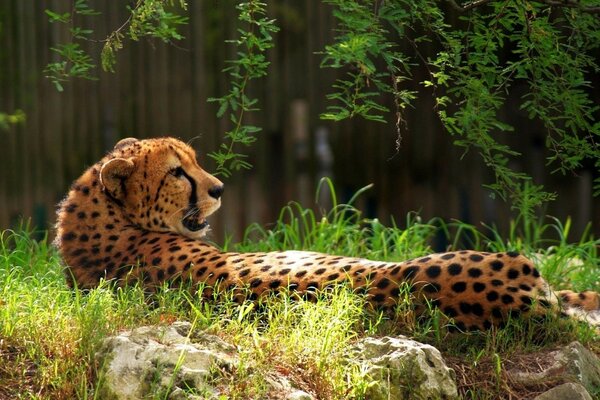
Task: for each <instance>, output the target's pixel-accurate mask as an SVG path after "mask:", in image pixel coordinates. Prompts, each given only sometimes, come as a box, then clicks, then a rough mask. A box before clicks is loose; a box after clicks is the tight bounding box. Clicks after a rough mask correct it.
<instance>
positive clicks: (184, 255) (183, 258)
mask: <svg viewBox="0 0 600 400" xmlns="http://www.w3.org/2000/svg"><path fill="white" fill-rule="evenodd" d="M186 258H188V256H187V254H182V255H180V256H179V257H177V259H178V260H179V261H183V260H185V259H186Z"/></svg>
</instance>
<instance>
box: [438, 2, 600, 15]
mask: <svg viewBox="0 0 600 400" xmlns="http://www.w3.org/2000/svg"><path fill="white" fill-rule="evenodd" d="M446 1H447V2H448V3H450V5H451V6H452V8H454V9H455V10H457V11H460V12H465V11H469V10H472V9H474V8H477V7H481V6H484V5H486V4H488V3H491V2H492V1H493V0H477V1H471V2H468V3H465V4H459V3H457V2H456V0H446ZM535 2H537V3H542V4H546V5H548V6H550V7H564V8H574V9H577V10H579V11H582V12H586V13H590V14H600V7H588V6H583V5H581V4H580V3H578V2H576V1H572V0H535Z"/></svg>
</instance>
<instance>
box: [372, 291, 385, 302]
mask: <svg viewBox="0 0 600 400" xmlns="http://www.w3.org/2000/svg"><path fill="white" fill-rule="evenodd" d="M373 301H375V302H377V303H381V302H384V301H385V294H383V293H378V294H376V295H375V296H373Z"/></svg>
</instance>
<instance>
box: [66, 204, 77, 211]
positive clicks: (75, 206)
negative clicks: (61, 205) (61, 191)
mask: <svg viewBox="0 0 600 400" xmlns="http://www.w3.org/2000/svg"><path fill="white" fill-rule="evenodd" d="M76 208H77V204H69V205H67V206H66V207H65V211H66V212H68V213H72V212H74V211H75V209H76Z"/></svg>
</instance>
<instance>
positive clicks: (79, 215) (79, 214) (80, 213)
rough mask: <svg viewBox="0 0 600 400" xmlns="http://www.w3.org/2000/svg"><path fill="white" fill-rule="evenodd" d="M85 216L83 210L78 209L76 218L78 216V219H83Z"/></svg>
mask: <svg viewBox="0 0 600 400" xmlns="http://www.w3.org/2000/svg"><path fill="white" fill-rule="evenodd" d="M85 217H87V215H86V213H85V211H79V212H78V213H77V218H79V219H85Z"/></svg>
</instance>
